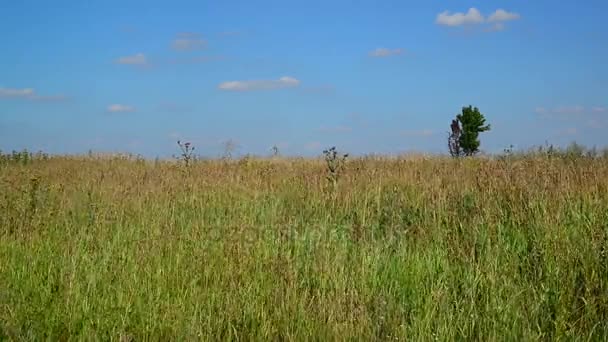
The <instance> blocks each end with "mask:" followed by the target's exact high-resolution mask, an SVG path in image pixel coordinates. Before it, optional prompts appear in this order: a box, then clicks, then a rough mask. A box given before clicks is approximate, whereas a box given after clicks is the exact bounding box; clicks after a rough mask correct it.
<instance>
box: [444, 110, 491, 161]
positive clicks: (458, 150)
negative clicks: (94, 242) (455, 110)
mask: <svg viewBox="0 0 608 342" xmlns="http://www.w3.org/2000/svg"><path fill="white" fill-rule="evenodd" d="M450 127H451V134H450V136H449V138H448V145H449V148H450V154H451V155H452V156H454V157H459V156H462V155H465V156H472V155H474V154H475V153H477V152H479V146H480V144H481V142H480V141H479V133H482V132H486V131H489V130H490V125H489V124H486V119H485V117H484V115H483V114H482V113H481V112H480V111H479V109H478V108H477V107H473V106H468V107H462V112H461V113H460V114H458V115H456V119H454V120H452V124H451V126H450Z"/></svg>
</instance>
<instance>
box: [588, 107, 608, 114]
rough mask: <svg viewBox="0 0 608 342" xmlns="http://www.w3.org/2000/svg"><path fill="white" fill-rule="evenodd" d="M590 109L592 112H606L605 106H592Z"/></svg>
mask: <svg viewBox="0 0 608 342" xmlns="http://www.w3.org/2000/svg"><path fill="white" fill-rule="evenodd" d="M591 110H592V111H593V112H594V113H605V112H608V108H606V107H593V108H591Z"/></svg>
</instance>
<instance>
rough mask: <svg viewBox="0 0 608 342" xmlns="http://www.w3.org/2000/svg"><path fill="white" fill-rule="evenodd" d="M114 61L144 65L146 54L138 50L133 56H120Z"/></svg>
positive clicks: (146, 61)
mask: <svg viewBox="0 0 608 342" xmlns="http://www.w3.org/2000/svg"><path fill="white" fill-rule="evenodd" d="M115 62H116V63H118V64H125V65H146V64H148V59H147V58H146V55H144V54H143V53H141V52H140V53H137V54H135V55H133V56H124V57H120V58H118V59H116V61H115Z"/></svg>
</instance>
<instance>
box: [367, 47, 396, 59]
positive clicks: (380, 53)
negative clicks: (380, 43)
mask: <svg viewBox="0 0 608 342" xmlns="http://www.w3.org/2000/svg"><path fill="white" fill-rule="evenodd" d="M402 53H403V49H387V48H377V49H375V50H373V51H371V52H370V53H369V55H370V56H371V57H389V56H396V55H400V54H402Z"/></svg>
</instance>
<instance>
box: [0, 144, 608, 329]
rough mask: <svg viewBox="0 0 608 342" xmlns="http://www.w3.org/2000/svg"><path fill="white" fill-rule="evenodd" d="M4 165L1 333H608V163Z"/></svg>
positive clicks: (121, 161)
mask: <svg viewBox="0 0 608 342" xmlns="http://www.w3.org/2000/svg"><path fill="white" fill-rule="evenodd" d="M325 177H326V171H325V165H324V162H323V160H320V159H314V160H313V159H282V158H275V159H256V158H247V159H242V160H236V161H230V162H226V161H199V162H196V163H194V164H193V165H192V166H191V167H189V168H184V167H182V166H181V165H179V164H177V163H169V162H147V161H142V160H139V161H138V160H134V159H129V158H112V157H108V158H82V157H53V158H50V159H48V160H34V161H33V162H30V163H27V164H26V165H23V163H18V162H14V161H4V162H3V163H2V164H0V213H1V214H0V238H1V239H0V338H9V339H22V338H23V339H32V340H40V339H44V338H49V339H52V340H57V339H64V338H75V339H91V338H99V339H110V338H112V339H119V338H121V337H122V338H129V337H130V338H135V339H136V340H142V339H146V340H147V339H153V340H166V339H176V340H183V339H208V340H218V339H246V340H249V339H254V340H268V339H287V340H302V339H315V340H328V339H329V340H347V339H362V340H374V339H388V338H400V339H415V340H418V339H421V340H428V339H431V338H433V336H435V337H438V338H439V339H442V340H454V339H467V340H468V339H480V340H503V339H505V340H530V339H554V338H568V339H569V338H574V339H585V340H586V339H592V340H603V339H606V338H607V337H608V159H606V158H584V157H568V156H565V155H564V156H558V157H551V158H549V157H547V156H546V155H540V154H538V155H529V156H517V157H512V158H511V157H510V158H507V159H504V160H502V159H491V158H485V159H484V158H473V159H468V160H452V159H448V158H441V157H427V156H420V157H418V158H381V157H374V158H359V159H354V160H351V161H349V162H348V164H347V168H346V170H345V172H344V174H343V175H342V176H341V178H340V179H339V182H338V187H337V188H336V189H335V192H334V190H333V188H331V187H328V182H327V180H326V178H325Z"/></svg>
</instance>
